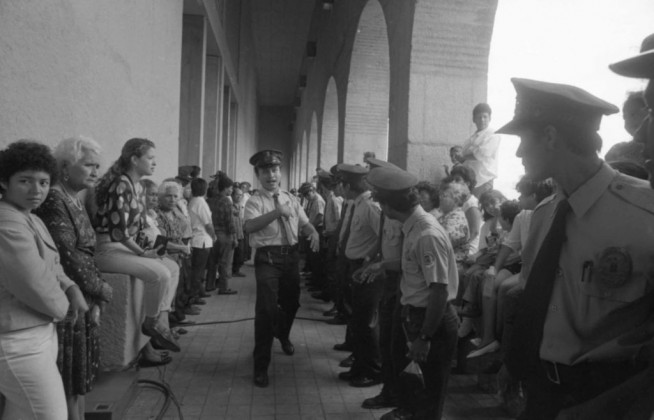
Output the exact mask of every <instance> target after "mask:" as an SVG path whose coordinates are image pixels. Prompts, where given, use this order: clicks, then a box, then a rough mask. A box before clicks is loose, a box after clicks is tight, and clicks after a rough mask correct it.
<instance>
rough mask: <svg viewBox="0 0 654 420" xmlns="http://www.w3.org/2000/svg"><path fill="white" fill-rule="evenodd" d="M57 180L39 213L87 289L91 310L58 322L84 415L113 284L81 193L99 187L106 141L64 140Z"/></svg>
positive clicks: (67, 377)
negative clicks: (98, 256)
mask: <svg viewBox="0 0 654 420" xmlns="http://www.w3.org/2000/svg"><path fill="white" fill-rule="evenodd" d="M54 156H55V159H56V160H57V167H58V176H57V182H56V183H55V184H54V185H53V186H52V188H50V193H49V194H48V197H47V198H46V200H45V201H44V202H43V204H42V205H41V206H40V207H39V208H38V209H37V210H36V211H35V213H36V214H37V215H38V216H39V217H40V218H41V219H42V220H43V222H44V223H45V225H46V226H47V227H48V230H49V231H50V235H52V238H53V239H54V242H55V244H56V245H57V249H58V250H59V255H60V257H61V265H62V266H63V268H64V272H65V273H66V275H67V276H68V277H70V278H71V280H73V281H74V282H75V283H76V284H77V285H78V286H79V288H80V289H81V291H82V294H83V295H84V298H85V299H86V303H87V304H88V305H89V307H90V308H91V310H90V311H89V312H87V313H86V316H85V317H80V318H78V319H77V322H72V320H70V319H66V320H64V321H62V322H60V323H58V324H57V334H58V335H59V358H58V360H57V364H58V366H59V371H60V372H61V376H62V379H63V383H64V391H65V392H66V399H67V403H68V418H69V419H81V418H84V395H85V394H86V393H88V392H90V391H91V390H92V389H93V384H94V383H95V380H96V378H97V374H98V369H99V366H100V348H99V344H100V343H99V335H98V324H99V318H100V308H101V307H102V306H103V305H104V304H105V303H107V302H109V301H110V300H111V296H112V288H111V286H110V285H109V284H108V283H106V282H105V281H104V280H103V279H102V276H101V273H100V270H98V267H97V266H96V265H95V260H94V254H95V231H94V230H93V227H92V226H91V221H90V220H89V217H88V215H87V213H86V210H85V209H84V206H83V205H82V202H81V201H80V197H79V194H80V193H81V192H82V191H84V190H86V189H87V188H94V187H95V184H96V182H97V180H98V170H99V168H100V146H99V145H98V144H97V143H96V142H95V141H94V140H92V139H89V138H84V137H74V138H68V139H65V140H62V141H61V142H60V143H59V144H58V145H57V147H56V148H55V151H54Z"/></svg>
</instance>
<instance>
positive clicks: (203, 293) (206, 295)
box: [198, 291, 211, 298]
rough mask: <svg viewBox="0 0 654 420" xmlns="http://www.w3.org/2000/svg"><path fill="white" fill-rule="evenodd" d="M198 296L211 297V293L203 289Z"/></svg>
mask: <svg viewBox="0 0 654 420" xmlns="http://www.w3.org/2000/svg"><path fill="white" fill-rule="evenodd" d="M198 297H199V298H208V297H211V295H210V294H209V293H207V291H204V292H200V294H199V295H198Z"/></svg>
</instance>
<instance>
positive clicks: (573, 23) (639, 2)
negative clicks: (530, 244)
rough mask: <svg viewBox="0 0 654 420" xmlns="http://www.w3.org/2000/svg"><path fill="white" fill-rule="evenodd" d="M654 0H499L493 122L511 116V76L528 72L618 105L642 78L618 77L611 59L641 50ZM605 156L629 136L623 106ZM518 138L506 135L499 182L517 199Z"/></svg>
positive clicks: (491, 87)
mask: <svg viewBox="0 0 654 420" xmlns="http://www.w3.org/2000/svg"><path fill="white" fill-rule="evenodd" d="M653 17H654V1H653V0H601V1H598V0H500V1H499V5H498V9H497V14H496V17H495V26H494V29H493V39H492V42H491V52H490V68H489V74H488V103H489V104H490V106H491V108H492V109H493V119H492V121H491V126H492V127H494V128H495V129H497V128H499V127H501V126H502V125H504V123H506V122H507V121H509V120H510V119H511V118H512V116H513V111H514V107H515V90H514V89H513V84H512V83H511V81H510V79H511V78H512V77H524V78H529V79H537V80H543V81H548V82H556V83H566V84H570V85H575V86H578V87H580V88H583V89H585V90H587V91H589V92H591V93H592V94H594V95H596V96H599V97H600V98H602V99H604V100H607V101H609V102H611V103H613V104H615V105H616V106H618V107H619V108H620V109H622V103H623V102H624V100H625V98H626V96H627V93H628V92H631V91H635V90H642V89H644V87H645V81H643V80H639V79H629V78H626V77H622V76H618V75H617V74H615V73H613V72H612V71H610V70H609V68H608V65H609V64H610V63H613V62H615V61H618V60H621V59H622V58H626V57H628V56H631V55H634V54H636V53H638V51H639V50H640V43H641V42H642V40H643V38H645V37H646V36H647V35H649V34H651V33H652V32H654V20H653V19H652V18H653ZM600 134H601V136H602V139H603V140H604V146H603V147H602V152H601V156H604V154H605V153H606V151H608V150H609V148H610V147H611V146H612V145H614V144H615V143H618V142H621V141H626V140H629V134H628V133H627V132H626V131H625V130H624V127H623V120H622V113H618V114H615V115H611V116H609V117H604V118H603V120H602V126H601V129H600ZM518 141H519V140H518V138H516V137H513V136H503V137H502V143H501V146H500V157H499V166H500V173H499V178H498V179H497V180H496V182H495V188H496V189H499V190H500V191H502V192H504V193H505V194H506V195H507V196H509V197H511V198H514V197H516V196H517V193H516V192H515V183H516V182H517V181H518V179H519V178H520V176H522V174H523V173H524V171H523V168H522V164H521V163H520V160H519V159H517V158H516V157H515V151H516V148H517V146H518Z"/></svg>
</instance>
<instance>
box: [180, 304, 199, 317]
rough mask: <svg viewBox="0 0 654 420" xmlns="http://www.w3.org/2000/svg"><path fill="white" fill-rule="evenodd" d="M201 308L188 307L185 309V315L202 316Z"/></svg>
mask: <svg viewBox="0 0 654 420" xmlns="http://www.w3.org/2000/svg"><path fill="white" fill-rule="evenodd" d="M200 312H201V311H200V308H198V307H197V306H187V307H185V308H184V314H186V315H191V316H192V315H200Z"/></svg>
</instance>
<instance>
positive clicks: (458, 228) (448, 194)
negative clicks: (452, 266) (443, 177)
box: [438, 182, 470, 267]
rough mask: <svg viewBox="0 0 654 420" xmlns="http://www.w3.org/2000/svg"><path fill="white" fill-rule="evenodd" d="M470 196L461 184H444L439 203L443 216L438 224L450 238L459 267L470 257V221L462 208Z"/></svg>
mask: <svg viewBox="0 0 654 420" xmlns="http://www.w3.org/2000/svg"><path fill="white" fill-rule="evenodd" d="M468 196H470V190H468V187H467V186H466V185H465V184H463V183H461V182H443V183H442V184H441V188H440V194H439V201H440V212H441V214H442V215H441V216H440V217H439V218H438V222H439V223H440V224H441V225H442V226H443V227H444V228H445V231H446V232H447V233H448V235H449V237H450V242H452V248H454V254H455V256H456V262H457V265H459V267H461V265H462V264H463V262H464V261H465V259H466V257H467V255H468V242H469V240H470V231H469V229H468V220H467V219H466V215H465V213H464V212H463V208H462V206H463V203H465V202H466V200H467V199H468Z"/></svg>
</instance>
